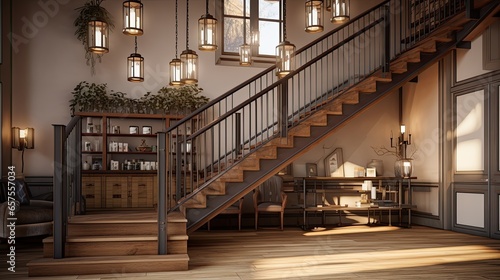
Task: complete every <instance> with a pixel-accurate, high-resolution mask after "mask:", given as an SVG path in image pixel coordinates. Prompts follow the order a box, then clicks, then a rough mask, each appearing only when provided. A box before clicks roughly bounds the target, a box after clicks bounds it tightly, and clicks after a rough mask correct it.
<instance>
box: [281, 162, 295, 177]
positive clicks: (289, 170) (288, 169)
mask: <svg viewBox="0 0 500 280" xmlns="http://www.w3.org/2000/svg"><path fill="white" fill-rule="evenodd" d="M278 175H280V176H284V175H290V176H293V165H292V164H291V163H290V164H289V165H287V166H286V167H285V168H283V169H281V170H280V171H279V172H278Z"/></svg>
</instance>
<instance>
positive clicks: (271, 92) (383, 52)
mask: <svg viewBox="0 0 500 280" xmlns="http://www.w3.org/2000/svg"><path fill="white" fill-rule="evenodd" d="M464 9H465V1H464V0H435V1H433V0H403V1H394V0H393V1H384V2H382V3H381V4H379V5H377V6H375V7H373V8H372V9H370V10H368V11H366V12H365V13H363V14H361V15H359V16H357V17H356V18H354V19H352V20H351V21H349V22H347V23H345V24H343V25H341V26H339V27H338V28H337V29H335V30H333V31H331V32H329V33H327V34H325V35H324V36H322V37H321V38H319V39H317V40H315V41H313V42H311V43H310V44H308V45H306V46H304V47H303V48H301V49H300V50H298V51H297V52H296V54H295V59H296V65H297V67H298V68H297V70H295V71H293V72H292V73H290V74H289V75H287V76H285V77H284V78H282V79H278V78H277V77H276V75H275V72H274V70H275V67H274V66H273V67H270V68H268V69H266V70H264V71H263V72H262V73H260V74H258V75H256V76H254V77H252V78H250V79H248V80H247V81H245V82H244V83H242V84H240V85H239V86H237V87H235V88H233V89H232V90H230V91H228V92H227V93H225V94H223V95H221V96H220V97H218V98H216V99H214V100H212V101H211V102H210V103H209V104H207V105H206V106H204V107H202V108H200V109H198V110H196V111H195V112H193V113H192V114H190V115H189V116H187V117H186V118H184V119H183V120H181V121H179V122H178V123H177V124H176V125H174V126H172V127H170V128H169V129H168V130H167V135H166V143H167V144H166V147H169V148H170V149H171V151H173V152H172V153H170V155H171V156H169V157H168V158H167V161H166V165H167V166H166V170H169V172H171V173H170V175H171V176H168V178H167V180H166V186H164V187H166V189H167V192H168V196H169V197H172V199H170V200H168V203H169V205H168V206H167V208H168V209H170V211H174V210H176V209H177V208H178V207H179V204H177V202H178V201H180V199H181V198H182V197H184V198H185V200H187V199H188V198H190V197H192V196H194V195H195V194H196V193H198V192H200V191H201V190H202V189H203V188H205V187H206V186H208V185H209V184H210V183H211V182H213V181H214V180H215V179H217V178H218V176H220V175H221V174H223V173H225V172H226V171H228V170H229V169H231V167H233V166H234V165H236V164H237V163H238V162H239V161H240V160H241V159H243V158H244V157H245V156H247V155H248V154H250V153H252V152H253V151H255V150H257V149H259V148H260V147H261V146H262V145H264V144H265V143H266V142H268V141H270V140H271V139H273V138H275V137H283V136H286V135H287V133H288V130H289V129H291V128H293V127H294V126H295V125H296V124H297V123H298V122H299V121H300V120H302V119H304V118H306V117H307V116H308V115H310V114H311V113H313V112H314V111H316V110H318V109H320V108H321V107H322V106H324V105H325V104H327V103H328V102H329V101H331V100H333V99H334V98H336V97H338V96H339V95H341V94H342V92H344V91H345V90H346V89H347V88H349V87H351V86H353V85H354V84H356V83H358V82H360V81H362V80H363V79H364V78H366V77H367V76H369V75H371V74H373V73H374V72H376V71H378V70H381V71H383V72H388V71H389V63H390V61H391V60H392V59H394V58H396V57H397V56H398V55H400V54H401V53H403V52H405V51H406V50H408V49H410V48H412V47H413V46H414V45H415V44H417V43H418V42H419V41H421V40H422V39H424V38H426V37H427V36H428V35H429V34H430V33H431V32H432V31H434V30H435V29H436V28H438V27H439V26H440V25H442V24H443V23H444V22H445V21H446V20H447V19H449V18H450V17H452V16H454V15H456V14H457V13H458V12H462V11H463V10H464ZM286 139H287V138H283V141H286Z"/></svg>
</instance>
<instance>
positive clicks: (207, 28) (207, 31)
mask: <svg viewBox="0 0 500 280" xmlns="http://www.w3.org/2000/svg"><path fill="white" fill-rule="evenodd" d="M198 49H199V50H201V51H215V50H217V19H215V18H214V17H213V16H212V15H211V14H209V13H208V0H207V1H206V13H205V14H204V15H202V16H201V18H200V19H199V20H198Z"/></svg>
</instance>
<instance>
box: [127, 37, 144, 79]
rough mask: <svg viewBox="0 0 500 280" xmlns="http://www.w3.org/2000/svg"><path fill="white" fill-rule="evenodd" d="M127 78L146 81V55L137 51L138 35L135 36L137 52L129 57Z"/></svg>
mask: <svg viewBox="0 0 500 280" xmlns="http://www.w3.org/2000/svg"><path fill="white" fill-rule="evenodd" d="M127 80H128V81H129V82H144V57H142V56H141V55H140V54H138V53H137V37H135V52H134V53H133V54H131V55H130V56H129V57H128V58H127Z"/></svg>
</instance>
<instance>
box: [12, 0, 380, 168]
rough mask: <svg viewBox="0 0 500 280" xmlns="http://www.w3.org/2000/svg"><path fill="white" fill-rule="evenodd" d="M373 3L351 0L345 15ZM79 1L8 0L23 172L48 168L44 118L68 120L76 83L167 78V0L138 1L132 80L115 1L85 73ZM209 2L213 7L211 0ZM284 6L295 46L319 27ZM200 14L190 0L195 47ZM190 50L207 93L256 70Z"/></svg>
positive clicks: (16, 160)
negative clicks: (140, 23) (141, 68)
mask: <svg viewBox="0 0 500 280" xmlns="http://www.w3.org/2000/svg"><path fill="white" fill-rule="evenodd" d="M380 2H381V1H363V2H358V3H356V2H354V1H353V2H352V3H351V12H352V16H355V15H356V14H358V13H360V12H361V11H364V10H366V8H367V7H370V6H373V5H375V4H377V3H380ZM83 3H84V1H83V0H81V1H69V0H23V1H13V34H12V35H13V69H12V71H13V105H12V106H13V114H12V118H13V126H19V127H33V128H35V140H36V142H35V149H34V150H28V151H26V154H25V162H26V163H25V174H26V175H29V176H38V175H52V174H53V165H52V161H53V128H52V124H67V123H68V122H69V120H70V113H69V106H68V105H69V103H68V101H69V100H70V99H71V91H72V90H73V88H74V87H75V86H76V85H77V84H78V83H79V82H81V81H88V82H95V83H107V84H108V87H109V89H113V90H116V91H123V92H127V93H128V96H131V97H139V96H141V95H142V94H144V93H145V92H147V91H151V92H156V91H157V90H158V89H160V88H161V87H162V86H165V85H167V84H168V63H169V62H170V60H172V59H173V58H174V55H175V49H174V43H175V36H174V35H175V30H174V23H175V22H174V16H175V14H174V9H175V2H174V1H164V0H145V1H143V3H144V7H145V8H144V9H145V23H144V28H145V31H144V35H143V36H141V37H139V39H138V47H139V50H138V52H139V53H140V54H141V55H142V56H143V57H144V58H145V63H146V77H145V82H144V83H140V84H134V83H129V82H127V80H126V73H125V60H126V58H127V56H129V55H130V54H131V53H132V52H133V51H134V40H133V37H128V36H125V35H123V34H122V33H121V22H120V19H121V4H122V1H105V2H104V3H103V6H104V7H105V8H106V9H108V11H109V12H110V13H111V14H112V15H113V16H114V19H115V24H116V27H115V30H114V32H112V33H111V34H110V52H109V53H108V54H106V55H104V57H103V59H102V63H98V64H97V66H96V75H95V76H92V75H91V74H90V68H89V67H88V66H86V61H85V58H84V55H85V52H84V48H83V46H82V45H81V43H80V42H79V41H78V40H77V39H76V37H75V36H74V31H75V27H74V26H73V21H74V19H75V18H76V17H77V12H76V11H75V8H77V7H79V6H81V5H83ZM292 3H293V4H292ZM297 3H299V4H297ZM210 4H211V13H212V14H214V11H213V9H214V1H211V3H210ZM288 9H289V10H288V14H287V17H288V27H287V31H288V34H289V40H290V41H292V42H293V43H294V44H295V45H296V46H297V48H300V47H301V46H303V45H305V44H306V43H308V42H310V41H312V40H313V39H315V38H317V37H319V36H321V35H322V34H324V33H319V34H314V35H312V34H307V33H305V32H304V31H303V30H304V23H303V18H304V16H303V13H304V4H303V1H293V2H292V1H289V2H288ZM204 13H205V1H204V0H192V1H190V14H189V16H190V32H189V34H190V36H189V37H190V38H189V41H190V48H191V49H193V50H196V51H197V37H196V30H197V25H196V23H197V20H198V18H199V17H200V16H201V15H202V14H204ZM185 19H186V6H185V3H184V1H179V53H180V52H182V50H184V49H185V28H186V25H185ZM295 19H299V20H295ZM325 25H326V26H327V28H326V29H328V30H330V29H332V28H334V27H336V26H335V25H333V24H331V23H329V22H328V21H326V22H325ZM197 53H198V55H199V58H200V62H199V65H200V71H199V75H200V77H199V85H200V86H201V87H202V88H204V90H205V91H204V94H205V95H207V96H208V97H210V98H215V97H217V96H219V95H221V94H223V93H224V92H226V91H227V90H229V89H231V88H232V87H234V86H236V85H237V84H239V83H241V82H242V81H244V80H246V79H248V78H249V77H251V76H253V75H255V74H257V73H258V72H260V70H262V69H260V68H253V67H251V68H243V67H231V66H219V65H215V63H214V61H215V57H214V53H212V52H209V53H204V52H200V51H197ZM332 141H333V140H332ZM347 150H349V149H347ZM368 158H370V157H368ZM359 160H360V161H362V162H364V163H365V161H366V160H365V159H363V160H361V159H359ZM13 164H14V165H17V166H20V165H21V160H20V153H18V152H17V151H13Z"/></svg>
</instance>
